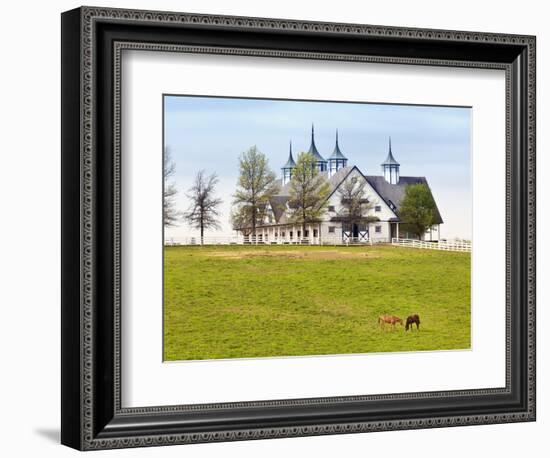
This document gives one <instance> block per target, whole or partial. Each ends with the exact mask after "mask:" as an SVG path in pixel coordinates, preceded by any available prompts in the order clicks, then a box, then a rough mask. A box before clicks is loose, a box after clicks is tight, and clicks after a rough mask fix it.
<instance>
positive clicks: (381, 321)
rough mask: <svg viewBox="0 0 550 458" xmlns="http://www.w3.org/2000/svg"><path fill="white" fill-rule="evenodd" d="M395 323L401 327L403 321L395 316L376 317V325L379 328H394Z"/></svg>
mask: <svg viewBox="0 0 550 458" xmlns="http://www.w3.org/2000/svg"><path fill="white" fill-rule="evenodd" d="M397 323H399V324H400V325H401V326H403V320H402V319H401V318H399V317H398V316H395V315H380V316H379V317H378V325H379V326H381V327H384V326H385V325H386V324H391V325H392V326H393V327H394V328H395V325H396V324H397Z"/></svg>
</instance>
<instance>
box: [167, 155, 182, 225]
mask: <svg viewBox="0 0 550 458" xmlns="http://www.w3.org/2000/svg"><path fill="white" fill-rule="evenodd" d="M175 173H176V164H175V163H174V161H173V160H172V155H171V153H170V149H169V148H168V147H166V148H164V164H163V175H164V192H163V205H162V210H163V211H162V219H163V222H164V226H166V227H170V226H176V225H177V221H178V219H179V217H180V216H181V213H180V212H179V211H178V210H177V208H176V194H177V193H178V190H177V188H176V185H175V183H174V182H173V181H171V178H172V177H173V176H174V175H175ZM169 180H170V181H169Z"/></svg>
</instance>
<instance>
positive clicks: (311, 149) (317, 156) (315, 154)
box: [308, 124, 327, 162]
mask: <svg viewBox="0 0 550 458" xmlns="http://www.w3.org/2000/svg"><path fill="white" fill-rule="evenodd" d="M308 153H310V154H313V157H315V159H316V160H317V162H327V161H326V160H325V159H324V158H323V156H321V154H320V153H319V151H317V147H316V146H315V131H314V128H313V124H312V125H311V145H309V150H308Z"/></svg>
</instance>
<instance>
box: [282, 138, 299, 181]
mask: <svg viewBox="0 0 550 458" xmlns="http://www.w3.org/2000/svg"><path fill="white" fill-rule="evenodd" d="M294 167H296V162H294V158H293V157H292V142H290V151H289V153H288V161H286V164H285V165H283V166H282V167H281V171H282V172H283V186H284V185H285V184H287V183H288V182H289V181H290V180H291V179H292V172H293V170H294Z"/></svg>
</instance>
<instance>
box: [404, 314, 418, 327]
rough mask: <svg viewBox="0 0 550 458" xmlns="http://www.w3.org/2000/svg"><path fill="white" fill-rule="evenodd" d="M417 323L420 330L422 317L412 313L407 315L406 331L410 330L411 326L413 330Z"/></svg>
mask: <svg viewBox="0 0 550 458" xmlns="http://www.w3.org/2000/svg"><path fill="white" fill-rule="evenodd" d="M414 323H416V329H417V330H418V328H419V327H420V317H419V316H418V315H410V316H408V317H407V323H406V325H405V331H408V330H409V326H410V328H411V331H412V328H413V324H414Z"/></svg>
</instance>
